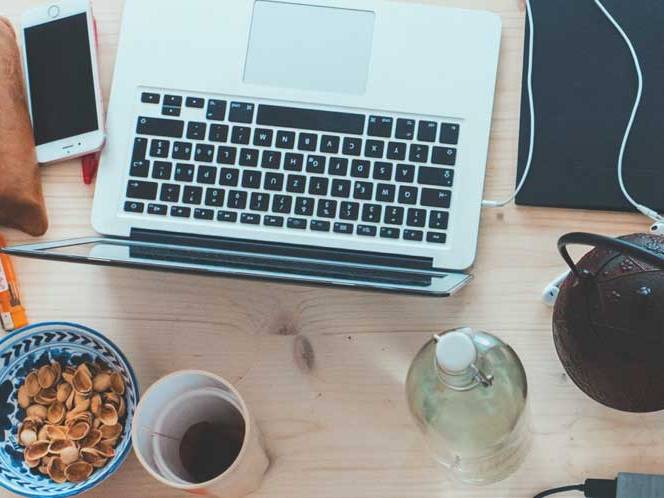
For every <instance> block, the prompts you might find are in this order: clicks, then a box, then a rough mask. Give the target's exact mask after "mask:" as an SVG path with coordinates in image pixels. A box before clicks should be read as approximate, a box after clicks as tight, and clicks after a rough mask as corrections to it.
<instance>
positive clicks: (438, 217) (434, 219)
mask: <svg viewBox="0 0 664 498" xmlns="http://www.w3.org/2000/svg"><path fill="white" fill-rule="evenodd" d="M449 221H450V213H448V212H447V211H431V213H429V228H435V229H437V230H447V225H448V223H449Z"/></svg>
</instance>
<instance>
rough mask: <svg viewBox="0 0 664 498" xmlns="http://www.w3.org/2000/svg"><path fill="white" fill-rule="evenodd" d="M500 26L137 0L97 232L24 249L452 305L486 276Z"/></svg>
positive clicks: (125, 29) (438, 14)
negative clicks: (483, 246) (483, 253)
mask: <svg viewBox="0 0 664 498" xmlns="http://www.w3.org/2000/svg"><path fill="white" fill-rule="evenodd" d="M500 36H501V23H500V19H499V17H498V16H497V15H495V14H491V13H488V12H481V11H467V10H459V9H450V8H442V7H438V6H433V5H420V4H415V3H412V2H408V3H398V2H393V1H379V0H359V1H358V0H353V1H347V0H334V1H332V0H306V1H301V0H289V1H288V2H284V1H274V0H233V1H231V2H220V1H218V0H187V1H182V0H128V1H127V2H126V3H125V8H124V15H123V24H122V32H121V37H120V43H119V48H118V54H117V62H116V65H115V74H114V80H113V88H112V95H111V99H110V104H109V109H108V123H107V130H108V141H107V145H106V148H105V150H104V152H103V154H102V157H101V164H100V168H99V175H98V179H97V186H96V192H95V197H94V207H93V213H92V224H93V226H94V228H95V229H96V231H97V232H99V233H100V234H102V236H100V237H92V238H85V239H73V240H66V241H56V242H48V243H38V244H31V245H25V246H19V247H14V248H11V249H8V250H7V252H8V253H10V254H15V255H22V256H32V257H39V258H49V259H55V260H63V261H78V262H87V263H93V264H104V265H118V266H124V267H127V266H129V267H136V268H146V269H160V270H172V271H182V272H188V273H204V274H213V275H227V276H236V277H254V278H265V279H270V280H278V281H290V282H300V283H308V284H325V285H342V286H353V287H361V288H368V289H377V290H386V291H396V292H404V293H414V294H425V295H434V296H448V295H451V294H453V293H454V292H455V291H457V290H458V289H460V288H461V287H463V286H464V285H465V284H466V283H468V282H469V280H470V278H471V277H470V275H469V274H468V269H469V268H470V267H471V265H472V264H473V261H474V259H475V254H476V245H477V237H478V229H479V220H480V208H481V199H482V193H483V184H484V174H485V166H486V160H487V151H488V144H489V134H490V125H491V114H492V108H493V99H494V89H495V82H496V72H497V66H498V56H499V47H500Z"/></svg>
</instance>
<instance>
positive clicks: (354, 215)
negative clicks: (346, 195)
mask: <svg viewBox="0 0 664 498" xmlns="http://www.w3.org/2000/svg"><path fill="white" fill-rule="evenodd" d="M339 207H340V209H339V218H341V219H342V220H350V221H355V220H357V219H358V218H359V216H360V203H359V202H349V201H344V202H342V203H341V205H340V206H339Z"/></svg>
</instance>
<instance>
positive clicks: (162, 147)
mask: <svg viewBox="0 0 664 498" xmlns="http://www.w3.org/2000/svg"><path fill="white" fill-rule="evenodd" d="M170 150H171V143H170V142H169V141H168V140H159V139H156V138H155V139H153V140H152V142H150V155H151V156H152V157H162V158H166V157H168V153H169V152H170Z"/></svg>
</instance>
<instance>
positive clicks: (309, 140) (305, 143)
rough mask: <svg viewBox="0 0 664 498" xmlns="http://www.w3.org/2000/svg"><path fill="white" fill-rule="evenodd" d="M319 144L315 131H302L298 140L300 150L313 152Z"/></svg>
mask: <svg viewBox="0 0 664 498" xmlns="http://www.w3.org/2000/svg"><path fill="white" fill-rule="evenodd" d="M317 145H318V137H317V136H316V135H314V134H313V133H300V136H299V138H298V140H297V148H298V149H300V150H306V151H309V152H313V151H315V150H316V146H317Z"/></svg>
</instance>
